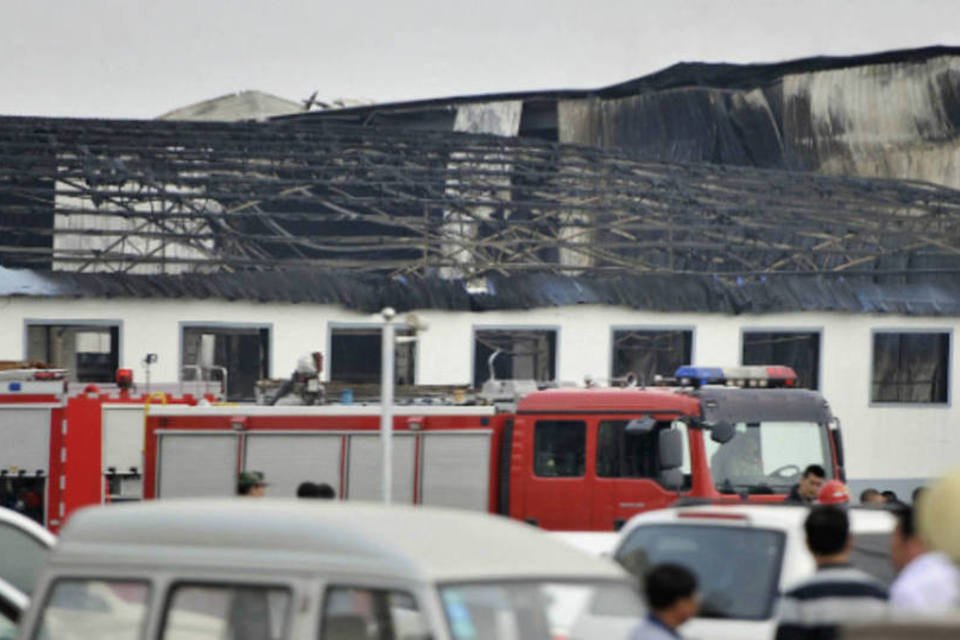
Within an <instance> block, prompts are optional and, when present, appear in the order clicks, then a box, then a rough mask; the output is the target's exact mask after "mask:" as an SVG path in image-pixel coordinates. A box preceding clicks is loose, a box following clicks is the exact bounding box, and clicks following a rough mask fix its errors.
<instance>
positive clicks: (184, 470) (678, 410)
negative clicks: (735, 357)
mask: <svg viewBox="0 0 960 640" xmlns="http://www.w3.org/2000/svg"><path fill="white" fill-rule="evenodd" d="M708 378H709V376H707V378H705V380H706V381H707V382H710V381H711V379H708ZM393 415H394V420H393V429H394V436H393V437H394V445H393V450H394V460H393V478H392V487H393V489H392V491H393V496H394V500H395V501H396V502H405V503H413V504H427V505H440V506H450V507H458V508H466V509H475V510H485V511H489V512H492V513H499V514H502V515H507V516H510V517H513V518H517V519H520V520H524V521H526V522H529V523H531V524H536V525H538V526H541V527H543V528H547V529H556V530H600V531H604V530H606V531H609V530H612V529H617V528H619V526H620V525H622V524H623V523H624V522H625V521H626V520H627V519H629V518H630V517H631V516H632V515H635V514H636V513H639V512H641V511H645V510H648V509H656V508H660V507H664V506H667V505H669V504H671V503H672V502H674V501H676V500H677V499H678V498H681V497H686V498H700V499H708V500H741V499H748V500H752V501H779V500H783V498H784V494H785V493H786V492H787V491H788V490H789V487H790V486H791V485H792V484H793V482H795V481H796V479H797V478H798V477H799V474H800V472H801V470H802V468H803V467H805V466H806V465H807V464H808V463H821V464H823V465H824V466H825V467H826V470H827V473H828V476H830V477H840V478H842V477H843V469H842V466H843V459H842V446H841V444H840V439H839V430H838V429H837V427H836V424H835V423H834V421H833V420H832V416H831V415H830V412H829V408H828V406H827V404H826V402H825V401H824V400H823V398H822V396H820V395H819V394H818V393H816V392H813V391H806V390H799V389H759V388H753V389H748V388H725V387H712V386H709V384H708V385H707V386H701V387H700V388H689V387H685V388H657V387H654V388H637V387H632V388H578V389H548V390H540V391H535V392H532V393H530V394H528V395H526V396H524V397H522V398H520V399H519V401H518V402H517V403H516V405H515V407H512V408H511V409H510V410H506V411H505V410H497V409H496V408H495V407H493V406H437V405H399V406H396V407H394V408H393ZM379 421H380V407H379V405H372V404H371V405H326V406H272V407H264V406H207V407H200V406H197V407H192V406H177V405H166V406H157V407H151V409H150V412H149V415H148V416H147V420H146V443H145V465H144V497H145V498H148V499H150V498H167V497H184V496H222V495H232V494H233V493H234V492H235V481H236V477H237V473H238V472H239V471H242V470H257V471H262V472H263V473H264V474H265V475H266V478H267V481H268V482H269V487H268V489H267V495H268V496H281V497H290V496H293V495H295V491H296V487H297V485H298V484H299V483H300V482H302V481H306V480H310V481H314V482H326V483H329V484H330V485H331V486H333V487H334V488H335V490H336V491H337V493H338V495H339V497H340V498H341V499H351V500H356V499H360V500H377V499H379V497H380V486H381V478H380V468H381V453H380V452H381V449H380V433H379ZM764 429H766V430H767V432H769V435H768V436H767V437H766V438H765V437H764V435H763V434H764V431H763V430H764ZM778 441H782V442H779V444H778ZM727 447H729V448H727ZM761 455H762V456H764V457H765V458H766V459H769V464H768V463H767V462H761V460H760V457H761ZM797 456H801V457H797ZM724 458H726V461H725V460H724ZM751 465H753V466H751ZM764 465H766V466H764ZM771 465H772V467H774V468H770V469H768V468H767V467H770V466H771ZM722 466H725V469H726V470H721V469H720V467H722ZM753 467H755V468H753ZM768 471H769V472H770V473H768Z"/></svg>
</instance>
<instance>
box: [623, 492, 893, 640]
mask: <svg viewBox="0 0 960 640" xmlns="http://www.w3.org/2000/svg"><path fill="white" fill-rule="evenodd" d="M808 511H809V510H808V508H807V507H804V506H789V505H755V506H749V505H729V506H724V505H701V506H692V507H677V508H670V509H661V510H659V511H651V512H647V513H643V514H640V515H638V516H636V517H635V518H633V519H632V520H630V522H628V523H627V525H626V526H625V527H624V529H623V531H622V532H621V535H620V539H619V541H618V543H617V546H616V549H615V550H614V553H613V556H614V558H615V559H616V560H617V561H618V562H620V563H621V564H622V565H623V566H624V567H625V568H626V569H627V570H628V571H630V572H631V573H633V574H634V575H636V576H639V575H642V574H643V572H644V570H645V569H646V568H647V567H648V566H651V565H653V564H658V563H661V562H676V563H678V564H681V565H684V566H686V567H688V568H689V569H691V570H692V571H693V572H694V573H695V574H696V575H697V578H698V581H699V583H700V591H701V597H702V601H701V613H700V616H699V617H697V618H695V619H693V620H691V621H690V622H688V623H687V624H686V625H684V628H683V630H682V631H683V633H684V635H685V637H687V638H691V639H696V638H711V639H714V638H715V639H717V640H724V639H727V638H729V639H731V640H732V639H734V638H736V639H738V640H749V639H753V638H756V639H763V640H766V639H768V638H773V637H774V635H775V632H776V626H777V621H776V619H775V615H776V603H777V596H778V594H779V593H781V592H782V591H783V590H786V589H789V588H790V586H791V585H792V584H794V583H796V582H797V581H799V580H802V579H803V578H806V577H808V576H810V575H811V574H812V573H813V572H814V571H815V570H816V565H815V564H814V561H813V556H812V555H811V554H810V552H809V551H808V550H807V547H806V542H805V536H804V532H803V521H804V519H805V518H806V517H807V513H808ZM849 513H850V521H851V532H852V534H853V539H854V548H853V553H852V557H851V560H852V562H853V564H854V565H855V566H857V567H859V568H861V569H863V570H864V571H867V572H868V573H870V574H872V575H874V576H875V577H877V578H878V579H880V580H881V581H883V582H884V583H886V584H889V583H890V582H891V581H892V579H893V577H894V570H893V567H892V565H891V564H890V561H889V547H890V535H891V533H892V532H893V529H894V526H895V518H894V517H893V515H892V514H891V513H889V512H887V511H885V510H879V509H856V508H855V509H851V510H850V512H849Z"/></svg>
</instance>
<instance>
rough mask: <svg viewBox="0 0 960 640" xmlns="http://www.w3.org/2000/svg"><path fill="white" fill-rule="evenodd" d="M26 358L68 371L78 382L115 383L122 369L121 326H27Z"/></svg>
mask: <svg viewBox="0 0 960 640" xmlns="http://www.w3.org/2000/svg"><path fill="white" fill-rule="evenodd" d="M27 359H28V360H31V361H34V362H45V363H46V364H48V365H50V366H53V367H58V368H61V369H67V370H68V371H69V376H70V379H71V380H75V381H77V382H113V381H114V379H115V378H116V374H117V369H118V368H119V367H120V327H119V326H118V325H92V324H91V325H70V324H31V325H27Z"/></svg>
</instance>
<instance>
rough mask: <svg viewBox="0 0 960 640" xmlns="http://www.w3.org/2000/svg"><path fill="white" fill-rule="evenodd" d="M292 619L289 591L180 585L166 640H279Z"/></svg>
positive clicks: (171, 603) (167, 623)
mask: <svg viewBox="0 0 960 640" xmlns="http://www.w3.org/2000/svg"><path fill="white" fill-rule="evenodd" d="M289 617H290V592H289V591H288V590H287V589H282V588H277V587H262V586H246V585H242V586H241V585H231V586H227V585H180V586H177V587H176V588H175V589H174V591H173V596H172V597H171V598H170V600H169V604H168V605H167V611H166V612H165V616H164V622H163V635H162V636H161V637H162V638H163V639H164V640H195V639H196V638H230V639H231V640H280V639H281V638H283V637H284V632H285V630H286V627H287V621H288V618H289Z"/></svg>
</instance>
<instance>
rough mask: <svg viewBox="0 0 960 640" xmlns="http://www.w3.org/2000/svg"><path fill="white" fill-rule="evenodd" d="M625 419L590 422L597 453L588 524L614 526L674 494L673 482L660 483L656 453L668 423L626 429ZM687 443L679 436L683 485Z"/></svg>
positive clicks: (686, 480) (687, 476)
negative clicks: (639, 429) (640, 430)
mask: <svg viewBox="0 0 960 640" xmlns="http://www.w3.org/2000/svg"><path fill="white" fill-rule="evenodd" d="M628 422H629V420H628V419H627V418H625V417H623V416H608V417H600V418H598V419H597V420H596V422H595V424H594V429H595V436H594V440H595V442H596V447H595V451H596V459H595V461H594V469H595V471H596V479H595V480H594V490H593V501H592V503H591V504H592V513H591V522H590V528H591V529H597V530H601V531H615V530H617V529H619V528H620V527H621V526H622V525H623V524H625V523H626V521H627V520H629V519H630V518H631V517H632V516H635V515H636V514H638V513H640V512H642V511H648V510H650V509H660V508H663V507H666V506H668V505H670V504H671V503H672V502H674V501H675V500H676V499H677V495H678V493H677V490H676V488H670V489H668V488H666V487H665V486H664V485H663V484H661V479H662V478H663V472H662V469H661V464H660V459H659V438H660V434H661V433H662V432H663V431H664V430H666V429H669V428H670V425H669V423H658V424H657V426H656V428H654V429H652V430H650V431H648V432H644V433H631V432H630V431H628V430H627V429H626V425H627V423H628ZM687 445H688V443H687V442H686V438H684V448H685V454H684V465H683V467H682V468H681V470H680V471H681V472H682V473H683V475H682V476H678V477H682V478H683V480H684V487H685V488H687V487H688V485H689V479H690V463H689V452H687V451H686V447H687Z"/></svg>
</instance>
